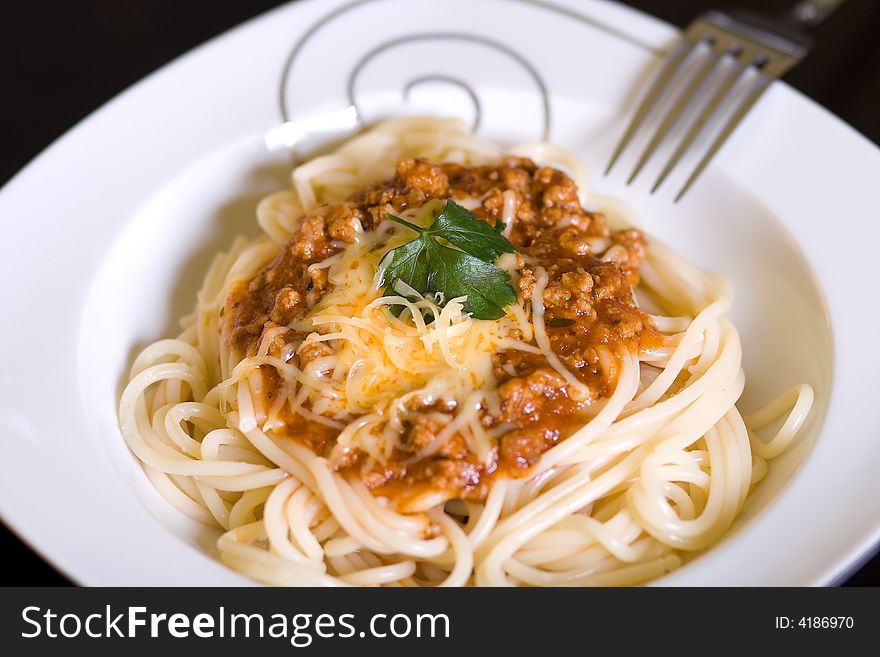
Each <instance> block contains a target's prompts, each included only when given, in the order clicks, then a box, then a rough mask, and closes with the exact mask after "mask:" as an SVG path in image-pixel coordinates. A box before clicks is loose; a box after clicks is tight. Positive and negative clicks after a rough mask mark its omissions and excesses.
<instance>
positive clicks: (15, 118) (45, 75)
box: [0, 0, 880, 586]
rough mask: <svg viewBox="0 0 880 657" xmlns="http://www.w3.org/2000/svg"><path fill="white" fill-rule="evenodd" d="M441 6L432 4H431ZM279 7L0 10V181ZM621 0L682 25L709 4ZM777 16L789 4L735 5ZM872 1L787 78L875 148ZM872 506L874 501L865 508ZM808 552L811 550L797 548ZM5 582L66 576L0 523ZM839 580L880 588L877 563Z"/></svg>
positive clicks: (155, 4) (35, 6) (158, 4)
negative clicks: (135, 89) (156, 75)
mask: <svg viewBox="0 0 880 657" xmlns="http://www.w3.org/2000/svg"><path fill="white" fill-rule="evenodd" d="M438 1H440V0H438ZM278 4H281V3H280V2H277V1H274V0H247V1H245V0H240V1H238V2H231V1H222V0H186V1H185V2H180V1H177V0H126V1H125V2H119V1H118V0H71V1H69V2H55V3H48V2H40V1H34V2H29V3H24V2H15V3H12V2H4V3H2V6H0V116H2V118H3V127H4V129H3V137H2V146H0V184H2V183H3V182H5V181H6V180H7V179H9V178H10V177H11V176H12V175H14V174H15V172H16V171H17V170H18V169H20V168H21V167H22V166H24V165H25V164H26V163H27V162H28V161H29V160H30V159H31V158H33V157H34V156H35V155H37V154H38V153H39V152H40V150H42V149H43V148H44V147H45V146H47V145H49V143H51V142H52V140H54V139H55V138H56V137H58V136H59V135H61V134H62V133H63V132H64V131H65V130H67V129H68V128H70V127H71V126H73V125H74V124H75V123H76V122H77V121H79V120H80V119H82V118H83V117H85V116H86V115H87V114H89V113H90V112H91V111H92V110H94V109H95V108H97V107H98V106H99V105H101V104H102V103H104V102H105V101H107V100H109V99H110V98H112V97H113V96H115V95H116V94H117V93H119V92H120V91H122V90H123V89H125V88H126V87H128V86H129V85H131V84H132V83H133V82H135V81H137V80H138V79H140V78H141V77H143V76H144V75H146V74H148V73H150V72H151V71H153V70H155V69H156V68H158V67H159V66H161V65H163V64H165V63H166V62H168V61H170V60H171V59H173V58H174V57H176V56H177V55H180V54H181V53H184V52H186V51H187V50H189V49H190V48H192V47H194V46H196V45H198V44H200V43H202V42H203V41H205V40H206V39H208V38H210V37H213V36H215V35H217V34H219V33H220V32H222V31H224V30H226V29H228V28H230V27H232V26H234V25H236V24H238V23H240V22H241V21H243V20H245V19H247V18H250V17H251V16H255V15H257V14H259V13H261V12H263V11H265V10H266V9H269V8H271V7H274V6H276V5H278ZM628 4H630V5H633V6H635V7H637V8H639V9H642V10H644V11H646V12H648V13H651V14H654V15H655V16H659V17H660V18H663V19H664V20H667V21H669V22H670V23H673V24H675V25H679V26H684V25H686V24H687V23H688V22H689V21H690V19H692V18H693V17H694V16H696V15H697V14H698V13H700V12H701V11H704V10H706V9H710V8H715V7H718V6H721V5H723V4H724V3H722V2H716V1H715V0H709V1H707V0H693V1H692V0H687V1H685V0H682V1H678V2H676V1H674V0H633V1H632V2H629V3H628ZM735 4H736V5H737V6H740V7H747V8H752V9H760V10H763V11H783V10H785V9H787V8H789V7H791V6H792V5H793V4H794V2H793V0H739V1H736V2H735ZM878 34H880V1H878V0H849V2H848V3H847V4H846V5H844V7H843V8H841V9H840V10H839V11H838V12H837V14H836V15H834V16H833V17H832V18H831V19H829V20H828V22H827V23H825V24H823V25H821V26H820V27H819V28H817V29H816V30H815V36H816V39H817V46H816V48H815V50H814V51H813V53H812V54H811V55H810V57H808V58H807V59H806V60H805V61H804V62H803V63H801V64H800V65H799V66H798V67H797V68H796V69H794V70H793V71H791V72H790V73H789V75H788V76H787V77H786V80H787V81H788V82H789V83H791V84H792V85H793V86H795V87H797V88H798V89H800V90H801V91H803V92H804V93H806V94H807V95H809V96H811V97H812V98H814V99H815V100H817V101H818V102H819V103H821V104H822V105H825V106H826V107H827V108H828V109H830V110H831V111H832V112H834V113H835V114H837V115H838V116H840V117H842V118H843V119H844V120H845V121H847V122H848V123H850V124H852V125H853V126H854V127H855V128H856V129H857V130H859V131H860V132H862V133H864V134H865V135H867V136H868V138H869V139H871V140H873V141H874V142H875V143H876V142H880V39H878V38H877V35H878ZM873 502H876V501H872V503H873ZM804 549H809V546H805V547H804ZM0 551H2V553H3V554H4V555H7V561H6V563H7V564H10V565H11V567H7V568H4V569H3V574H2V579H0V582H2V584H3V585H7V586H9V585H25V586H27V585H58V584H68V583H69V582H68V580H67V579H65V578H64V577H63V576H62V575H60V574H59V573H57V572H56V571H55V570H54V569H53V568H52V567H51V566H49V565H48V564H47V563H46V562H44V561H43V560H42V559H41V558H40V557H39V556H38V555H36V554H35V553H34V552H33V551H32V550H31V549H30V548H29V547H27V546H26V545H25V544H24V543H22V542H21V541H19V540H18V539H17V538H16V537H15V535H14V534H12V532H10V531H9V530H8V529H6V528H5V527H4V526H3V525H2V524H0ZM792 558H797V555H792ZM846 585H856V586H866V585H867V586H877V585H880V556H875V557H874V558H873V559H872V560H870V561H868V562H867V563H865V564H864V565H863V566H862V567H861V569H859V570H858V571H857V572H855V573H853V574H852V575H851V577H850V578H849V579H848V580H847V581H846Z"/></svg>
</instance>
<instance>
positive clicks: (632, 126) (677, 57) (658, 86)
mask: <svg viewBox="0 0 880 657" xmlns="http://www.w3.org/2000/svg"><path fill="white" fill-rule="evenodd" d="M696 45H697V44H696V43H692V42H690V41H688V40H686V39H682V40H681V41H679V42H678V43H677V44H676V46H675V48H674V49H673V51H672V52H671V53H670V54H669V55H668V56H667V58H666V61H665V62H664V64H663V68H662V69H661V70H660V73H659V74H658V75H657V77H656V78H655V79H654V82H653V83H652V84H651V88H650V90H649V91H648V93H647V95H646V96H645V98H644V100H642V103H641V105H639V109H638V110H636V113H635V116H633V118H632V120H631V121H630V123H629V126H628V127H627V129H626V132H625V133H623V137H621V139H620V141H619V142H618V144H617V148H615V149H614V154H613V155H612V156H611V161H610V162H609V163H608V167H607V168H606V169H605V175H606V176H607V175H608V174H609V173H610V172H611V169H612V167H614V163H615V162H617V158H618V157H620V154H621V153H622V152H623V150H624V149H625V148H626V147H627V145H628V144H629V140H630V139H632V136H633V135H634V134H635V132H636V130H638V129H639V127H640V126H641V125H642V121H644V120H645V116H647V114H648V112H649V111H650V110H651V108H652V107H653V106H654V102H655V101H656V100H657V98H658V97H659V96H660V94H661V93H662V92H663V90H664V89H665V88H666V83H667V82H669V81H670V80H671V79H672V77H673V75H674V74H675V73H676V72H677V71H678V70H679V69H680V68H681V66H682V64H684V62H685V61H686V60H687V55H688V54H689V53H690V52H691V51H692V50H693V49H694V48H695V47H696Z"/></svg>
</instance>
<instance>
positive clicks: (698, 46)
mask: <svg viewBox="0 0 880 657" xmlns="http://www.w3.org/2000/svg"><path fill="white" fill-rule="evenodd" d="M844 2H845V0H803V1H802V2H799V3H798V4H797V5H795V7H794V8H793V9H792V10H791V11H790V12H789V13H788V14H786V15H784V16H782V17H779V18H774V17H769V16H763V15H759V14H755V13H751V12H747V11H742V10H729V11H710V12H707V13H705V14H703V15H702V16H700V17H699V18H697V19H696V20H694V21H693V22H692V23H691V24H690V25H688V27H687V29H685V31H684V33H683V34H682V38H681V40H680V41H679V42H678V43H677V44H676V46H675V47H674V48H673V50H672V51H671V52H670V53H669V55H668V56H667V58H666V62H665V63H664V64H663V66H662V67H661V69H660V72H659V73H658V74H657V77H656V78H655V79H654V82H653V83H652V84H651V87H650V88H649V90H648V93H647V94H646V95H645V98H644V100H642V103H641V105H640V106H639V108H638V110H636V113H635V115H634V116H633V118H632V120H631V121H630V123H629V126H628V127H627V129H626V132H624V134H623V137H622V138H621V140H620V142H619V143H618V145H617V148H616V149H615V150H614V154H613V155H612V156H611V161H610V162H609V164H608V167H607V169H606V170H605V175H608V174H609V173H610V172H611V169H612V168H613V167H614V164H615V162H617V160H618V158H619V157H620V154H621V153H622V152H623V151H624V149H625V148H626V147H627V145H628V144H629V142H630V141H631V140H632V138H633V137H634V136H635V135H636V133H637V132H638V130H639V128H640V127H641V126H642V125H643V124H644V122H645V119H646V118H647V117H648V116H649V114H651V111H652V109H654V108H655V107H656V106H658V105H659V104H660V101H661V100H666V101H669V102H670V103H671V104H670V107H669V109H668V110H667V111H666V112H665V114H664V115H663V117H662V119H659V125H658V127H657V128H656V130H655V131H654V134H653V135H652V137H651V139H650V141H649V142H648V145H647V146H646V147H645V150H644V151H643V152H642V154H641V156H640V157H639V160H638V162H637V163H636V165H635V168H634V169H633V172H632V173H631V174H630V176H629V178H628V180H627V185H629V184H630V183H632V182H633V180H635V178H636V176H638V175H639V173H640V172H641V171H642V169H643V168H644V166H645V164H647V162H648V160H649V159H650V158H651V156H652V155H653V154H654V153H655V152H656V151H657V148H658V147H659V146H660V145H661V143H662V142H663V141H664V139H665V138H666V137H667V135H668V134H669V132H670V130H671V129H672V128H673V127H677V126H678V125H679V124H680V123H681V122H682V121H683V118H684V115H685V114H687V113H688V110H689V109H690V108H691V107H693V106H694V105H695V104H696V105H699V103H695V101H696V100H697V98H698V97H699V96H700V93H699V92H700V91H701V90H702V89H705V88H711V87H712V86H713V84H714V85H715V89H714V90H712V91H711V92H710V93H709V94H708V100H705V101H704V103H705V104H704V105H703V107H702V110H700V111H699V113H698V114H697V116H696V118H694V119H693V120H692V121H691V123H690V126H689V127H687V131H686V132H685V134H684V136H683V137H682V139H681V141H680V142H679V143H678V146H677V147H676V148H675V151H674V153H673V154H672V156H671V157H670V158H669V160H668V161H667V162H666V165H665V166H664V167H663V170H662V171H661V172H660V175H659V176H658V178H657V180H656V182H655V183H654V185H653V187H652V188H651V193H652V194H653V193H654V192H656V191H657V189H658V188H659V187H660V185H661V184H663V181H664V180H666V178H667V177H668V176H669V174H670V173H671V172H672V170H673V169H674V168H675V166H676V165H677V164H678V163H679V161H680V160H681V158H682V156H684V155H685V153H686V152H687V150H688V148H689V147H690V146H691V145H692V144H693V143H694V141H695V140H696V139H697V137H698V136H700V135H701V134H702V133H703V131H704V129H706V128H707V127H709V126H710V123H711V120H712V118H713V117H715V116H717V115H718V114H723V113H724V111H730V112H731V113H730V115H729V117H728V118H727V121H726V123H724V124H723V127H722V128H721V130H720V132H718V134H717V136H716V137H715V139H714V140H713V141H712V143H711V145H710V146H709V148H708V150H707V151H706V153H705V154H704V155H703V157H702V159H701V160H700V161H699V163H698V164H697V166H696V168H695V169H694V170H693V172H692V173H691V174H690V177H689V178H688V179H687V181H686V182H685V183H684V186H683V187H682V188H681V190H680V191H679V192H678V194H677V195H676V197H675V202H678V201H680V200H681V198H682V197H683V196H684V195H685V193H686V192H687V191H688V190H689V189H690V188H691V187H692V186H693V184H694V182H695V181H696V180H697V178H698V177H699V176H700V174H701V173H703V171H704V170H705V168H706V166H707V165H708V164H709V162H710V161H711V160H712V158H713V157H714V156H715V154H716V153H717V152H718V151H719V150H720V149H721V147H722V146H723V145H724V142H725V141H726V140H727V138H728V137H730V135H731V134H732V133H733V131H734V130H735V129H736V127H737V125H739V123H740V122H741V121H742V120H743V118H744V117H745V115H746V114H747V113H748V112H749V110H750V109H751V108H752V106H754V104H755V103H756V102H757V101H758V99H759V98H760V97H761V95H762V94H763V93H764V91H765V90H766V89H767V87H769V86H770V83H771V82H773V81H774V80H776V79H777V78H779V77H781V76H782V75H784V74H785V73H786V72H787V71H788V70H789V69H790V68H792V67H793V66H794V65H796V64H797V63H798V62H800V61H801V59H803V58H804V57H805V56H806V55H807V53H808V52H809V51H810V49H811V47H812V39H811V38H810V36H809V35H808V34H807V28H811V27H815V26H816V25H818V24H819V23H820V22H822V21H823V20H825V19H826V18H827V17H828V16H829V15H831V13H832V12H834V11H835V10H836V9H837V8H838V7H840V5H842V4H843V3H844ZM724 62H726V65H724V64H723V63H724ZM731 64H732V65H731ZM687 69H691V70H694V72H693V73H692V74H691V76H690V77H689V78H687V74H686V70H687ZM725 69H726V70H725ZM682 77H684V78H687V79H685V80H684V81H683V82H681V84H673V82H676V83H678V82H679V80H680V79H681V78H682ZM740 81H741V83H740V84H739V85H738V84H737V83H738V82H740ZM676 87H680V88H678V89H676ZM737 87H739V89H737Z"/></svg>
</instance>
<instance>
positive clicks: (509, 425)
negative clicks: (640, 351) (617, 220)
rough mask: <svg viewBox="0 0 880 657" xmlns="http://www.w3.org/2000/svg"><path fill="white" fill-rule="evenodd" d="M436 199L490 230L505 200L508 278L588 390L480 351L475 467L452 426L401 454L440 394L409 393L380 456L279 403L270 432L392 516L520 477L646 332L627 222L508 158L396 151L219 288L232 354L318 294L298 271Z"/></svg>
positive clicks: (637, 242) (443, 418)
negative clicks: (224, 295) (481, 396)
mask: <svg viewBox="0 0 880 657" xmlns="http://www.w3.org/2000/svg"><path fill="white" fill-rule="evenodd" d="M450 197H451V198H455V199H459V200H465V199H468V200H472V199H479V204H478V205H477V207H475V208H474V209H473V212H474V214H475V215H476V216H478V217H480V218H482V219H484V220H486V221H487V222H489V223H490V224H492V225H495V224H496V223H497V222H498V221H500V220H501V218H502V216H503V215H504V212H505V207H507V208H511V207H512V209H513V219H512V225H511V226H509V227H508V228H507V230H506V233H505V234H509V235H510V238H509V239H510V241H511V242H512V243H513V245H514V246H515V247H516V249H517V251H518V254H517V256H516V269H517V274H518V276H516V277H515V284H516V285H517V286H518V289H519V292H520V294H521V296H522V297H523V299H525V300H526V301H527V302H528V301H531V300H532V297H533V295H534V291H535V285H536V281H537V280H538V274H539V268H541V269H543V272H544V273H545V274H546V277H547V284H546V286H545V287H544V290H543V293H542V301H543V305H544V320H545V330H546V332H547V336H548V339H549V342H550V346H551V348H552V350H553V351H554V353H555V354H556V355H557V356H558V357H559V359H560V360H561V362H562V363H563V365H564V366H565V367H566V368H567V369H568V371H570V372H572V373H573V374H574V375H575V376H576V377H577V378H578V379H579V380H580V381H581V382H582V383H583V384H585V386H586V388H587V390H588V395H587V396H586V398H584V397H583V395H580V396H578V397H577V399H575V396H574V395H573V394H572V392H571V391H570V390H569V384H568V381H567V380H566V378H565V377H563V376H562V375H561V374H560V373H559V372H557V371H556V370H555V369H554V367H553V366H552V365H551V364H550V363H549V362H548V361H547V359H546V358H545V357H544V356H543V355H541V354H537V353H530V352H525V351H521V350H506V351H500V352H498V353H496V354H494V355H493V365H494V373H495V376H496V379H497V381H498V382H499V388H498V396H499V399H500V409H501V410H500V413H498V414H497V415H492V414H490V413H489V411H488V410H487V409H485V408H484V409H483V410H482V411H481V415H480V421H481V423H482V425H483V426H484V427H485V428H486V429H487V430H491V429H494V428H501V430H502V431H503V433H502V435H501V437H500V439H499V440H498V442H497V448H496V450H495V452H494V456H493V457H492V458H491V459H489V461H488V462H483V461H481V460H479V459H478V458H477V457H476V455H475V454H473V453H472V452H471V451H470V450H469V448H468V442H467V440H466V438H465V436H463V435H461V433H454V434H452V435H451V436H450V437H449V438H447V439H446V440H445V441H444V442H443V444H442V445H439V446H436V447H437V449H436V450H433V453H432V454H431V455H430V456H428V457H426V458H422V459H414V455H416V454H418V453H419V452H420V451H422V450H424V449H425V448H426V447H429V446H432V445H433V442H434V441H435V439H436V438H437V436H438V435H439V434H440V432H441V431H443V429H444V427H446V426H447V425H448V423H449V422H450V421H452V419H453V417H454V413H455V411H456V405H455V402H454V401H452V400H434V399H427V398H426V399H421V398H416V399H413V400H411V401H410V403H409V404H408V406H407V410H406V413H405V416H404V418H403V433H402V435H401V436H400V442H399V444H398V446H396V447H395V448H394V449H393V450H392V454H391V456H390V458H388V459H387V461H383V462H382V463H378V462H375V461H373V460H372V459H370V458H368V457H367V456H366V454H365V453H364V452H361V451H360V450H358V449H356V448H354V449H353V448H350V447H343V446H341V445H337V444H336V441H335V437H336V436H337V435H338V430H337V429H335V428H333V427H329V426H327V425H325V424H322V423H318V422H315V421H313V420H309V419H306V418H305V417H303V416H302V415H301V414H298V413H295V412H293V411H291V410H290V409H289V408H287V410H286V411H285V412H286V413H287V414H286V415H285V416H284V417H285V423H284V427H283V428H282V429H280V430H277V431H276V433H275V434H273V435H275V436H276V437H279V438H288V439H293V440H297V441H298V442H301V443H303V444H305V445H308V446H309V447H310V448H311V449H313V450H314V451H315V453H317V454H320V455H322V456H325V457H327V458H328V459H330V463H331V466H332V467H334V468H335V469H336V470H338V471H339V472H342V473H345V474H347V475H349V476H357V477H359V478H360V479H361V481H363V483H364V484H365V485H366V486H367V487H368V488H370V489H372V490H373V492H374V493H375V494H377V495H385V496H387V497H389V498H391V499H392V500H394V502H395V505H396V506H397V508H398V509H400V510H403V511H410V510H419V509H421V508H423V507H422V505H423V504H428V503H430V504H436V503H438V501H442V500H443V499H452V498H456V497H460V498H464V499H483V498H484V497H485V495H486V493H487V492H488V490H489V487H490V485H491V482H492V481H493V478H494V477H496V476H513V477H517V476H523V475H524V474H526V473H527V472H528V471H529V469H530V468H531V467H532V466H533V465H534V464H535V463H536V462H537V461H538V460H539V459H540V457H541V455H542V454H543V453H544V452H545V451H546V450H548V449H550V448H551V447H552V446H553V445H555V444H557V443H558V442H559V441H560V440H564V439H565V438H566V437H567V436H568V435H570V434H571V433H572V432H573V431H575V430H576V429H577V428H578V427H579V426H580V425H581V424H582V423H583V416H582V412H583V411H584V410H585V408H586V407H587V406H588V405H589V404H591V403H592V402H594V401H595V400H596V399H599V398H601V397H604V396H606V395H608V394H610V392H611V391H612V390H613V389H614V385H615V382H616V378H617V375H618V370H619V359H618V358H617V354H618V353H619V351H620V350H622V349H634V348H638V347H639V346H644V344H646V342H650V341H651V340H653V339H655V338H656V336H657V334H656V332H655V331H654V330H653V328H652V327H651V323H650V320H649V318H647V316H646V315H644V314H643V313H642V312H641V311H640V310H639V309H638V307H637V306H636V304H635V302H634V300H633V297H632V286H633V285H635V284H636V283H637V282H638V270H639V266H640V265H641V263H642V262H643V261H644V258H645V256H646V253H647V244H646V242H645V239H644V236H643V235H642V233H641V232H639V231H638V230H623V231H612V230H610V229H609V227H608V224H607V222H606V220H605V217H604V216H603V215H602V214H601V213H596V212H589V211H587V210H585V209H584V208H583V207H582V206H581V204H580V200H579V198H578V193H577V187H576V185H575V183H574V181H573V180H572V179H571V178H569V177H568V176H567V175H566V174H565V173H563V172H562V171H559V170H556V169H552V168H549V167H539V166H537V165H536V164H535V163H534V162H532V161H531V160H529V159H526V158H519V157H507V158H504V159H503V160H502V161H501V162H500V163H499V164H495V165H490V166H480V167H465V166H462V165H460V164H451V163H443V164H435V163H431V162H428V161H426V160H422V159H417V158H408V159H403V160H401V161H400V162H398V164H397V167H396V170H395V175H394V177H393V178H391V179H389V180H386V181H384V182H381V183H378V184H376V185H372V186H370V187H367V188H366V189H364V190H361V191H360V192H358V193H356V194H354V195H353V196H352V197H351V198H349V199H348V200H347V201H344V202H341V203H335V204H332V205H328V206H325V207H322V208H319V209H317V210H315V211H313V212H311V213H309V214H307V215H306V216H304V217H303V218H302V219H300V221H299V223H298V224H297V228H296V230H295V232H294V234H293V235H292V236H291V238H290V240H289V241H288V243H287V244H286V245H285V246H284V247H283V248H282V249H281V251H280V253H279V254H278V256H277V257H276V258H274V259H273V260H272V262H270V263H269V264H268V265H266V267H264V268H263V269H262V270H261V271H260V272H259V273H258V274H257V275H256V276H255V277H254V279H253V280H251V281H249V282H245V283H242V284H241V285H239V286H238V287H236V288H235V289H234V290H233V291H232V293H231V294H230V297H229V299H228V300H227V304H226V307H225V308H224V311H225V317H224V333H225V335H226V339H227V340H228V341H229V343H230V346H231V347H232V348H234V349H238V350H239V352H240V353H241V354H242V355H247V354H252V353H253V352H254V350H255V349H256V347H257V345H259V343H260V339H261V336H262V334H263V333H264V331H266V330H268V329H270V328H274V327H278V326H288V325H290V324H291V323H292V322H293V321H294V320H296V319H298V318H301V317H302V316H303V315H304V314H305V313H306V312H308V310H309V309H310V308H312V307H313V306H314V305H315V304H316V303H317V302H318V301H319V300H320V299H321V297H322V296H323V295H324V294H325V293H326V292H327V291H328V289H329V288H330V283H329V281H328V277H327V269H326V268H321V267H313V266H312V265H314V264H316V263H318V262H321V261H322V260H324V259H326V258H328V257H330V256H332V255H334V254H336V253H338V252H339V250H340V249H341V248H343V247H344V246H345V245H346V244H351V243H354V242H356V241H357V240H358V239H359V236H360V235H361V234H362V233H363V232H364V231H370V230H373V229H374V228H375V227H376V226H378V225H379V224H380V223H382V222H383V221H385V215H386V213H389V212H391V213H399V212H401V211H403V210H406V209H408V208H414V207H420V206H422V205H423V204H424V203H425V202H426V201H428V200H431V199H441V200H442V199H445V198H450ZM511 199H512V200H511ZM304 337H305V336H304V335H300V336H299V339H300V340H302V339H303V338H304ZM510 337H511V338H512V339H517V340H522V339H523V334H522V332H521V331H519V330H518V329H513V330H512V331H511V334H510ZM289 339H291V338H290V336H288V335H287V334H279V336H278V337H276V338H275V339H274V340H273V341H272V345H273V347H272V348H275V349H278V350H279V351H280V346H279V345H282V344H284V342H285V340H289ZM276 343H277V344H276ZM333 353H334V347H333V346H331V344H328V343H327V342H314V343H309V344H308V345H307V346H305V347H301V348H300V349H299V350H298V352H297V353H295V354H294V353H293V352H292V351H290V354H291V356H290V357H291V358H294V359H296V360H295V363H296V364H297V365H298V366H299V367H301V368H307V367H309V365H310V364H311V363H314V362H315V360H316V359H318V358H322V357H326V356H330V355H332V354H333ZM263 369H265V368H263ZM269 369H271V368H269ZM273 372H274V370H273ZM283 385H284V383H283V380H282V379H281V378H280V377H279V376H277V375H275V376H267V379H266V389H267V390H268V391H269V392H268V393H267V395H268V394H273V395H275V394H280V391H281V390H282V388H283ZM426 500H427V502H426Z"/></svg>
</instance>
